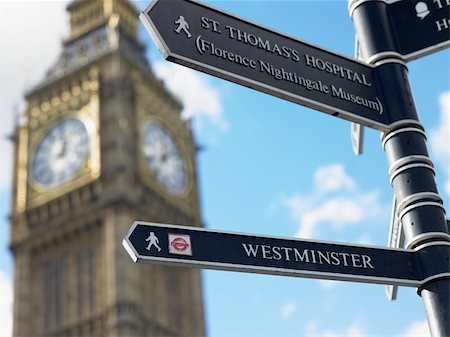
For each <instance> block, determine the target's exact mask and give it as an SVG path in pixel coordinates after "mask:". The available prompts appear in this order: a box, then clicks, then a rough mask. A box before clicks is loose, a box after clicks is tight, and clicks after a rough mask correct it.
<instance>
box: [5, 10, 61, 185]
mask: <svg viewBox="0 0 450 337" xmlns="http://www.w3.org/2000/svg"><path fill="white" fill-rule="evenodd" d="M66 6H67V2H65V1H52V2H50V1H47V2H45V3H43V2H42V1H0V48H1V55H0V79H1V80H0V120H1V123H0V153H1V156H2V164H1V165H0V188H8V187H9V185H10V182H11V178H12V144H11V142H10V141H9V140H7V139H6V136H7V135H10V134H11V131H12V128H13V120H14V106H16V107H17V109H19V112H23V111H20V110H22V109H23V95H24V93H25V91H26V90H27V89H29V88H30V86H31V84H34V83H36V82H37V80H39V79H41V78H42V77H43V75H44V72H45V71H46V70H47V68H49V67H50V66H51V64H52V62H55V61H56V59H57V57H58V56H59V50H60V49H61V39H62V37H63V36H64V35H65V33H64V31H65V30H67V24H66V20H67V16H66V15H65V14H64V11H65V7H66Z"/></svg>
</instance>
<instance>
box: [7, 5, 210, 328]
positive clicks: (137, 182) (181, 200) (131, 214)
mask: <svg viewBox="0 0 450 337" xmlns="http://www.w3.org/2000/svg"><path fill="white" fill-rule="evenodd" d="M67 10H68V12H69V16H70V34H69V36H68V37H67V38H66V39H65V40H64V42H63V51H62V53H61V55H60V57H59V59H58V61H57V63H56V64H55V65H54V66H53V67H52V68H51V69H50V70H49V71H48V73H47V75H46V77H45V78H44V79H43V80H42V81H41V82H40V83H39V84H38V85H37V86H35V87H34V88H33V89H32V90H31V91H29V92H28V93H27V94H26V102H27V105H26V111H25V114H24V118H23V120H22V121H21V123H20V125H18V126H17V128H16V130H15V131H14V134H13V140H14V143H15V161H14V165H15V170H14V172H15V173H14V183H13V205H12V212H11V217H10V218H11V238H10V245H11V250H12V252H13V255H14V266H15V275H14V332H13V333H14V336H31V335H33V336H36V335H38V336H53V335H59V336H62V335H64V336H89V335H91V336H144V335H145V336H202V335H205V328H204V318H203V299H202V288H201V278H200V273H199V271H198V270H195V269H187V268H180V267H178V268H175V267H166V266H159V265H141V264H134V263H133V262H132V261H131V259H130V258H129V256H128V254H127V252H126V251H125V249H124V248H123V247H122V245H121V241H122V238H123V237H124V236H125V234H126V233H127V231H128V229H129V228H130V226H131V225H132V223H133V222H134V221H135V220H145V221H153V222H162V223H173V224H184V225H192V226H200V225H201V218H200V210H199V195H198V186H197V173H196V165H195V155H196V145H195V142H194V139H193V135H192V131H191V128H190V124H189V122H188V121H185V120H183V119H181V118H180V110H181V105H180V103H179V102H178V101H177V99H175V98H174V97H173V96H172V95H171V94H170V93H169V92H168V91H167V90H166V89H165V88H164V86H163V85H162V84H161V82H160V81H158V80H157V79H156V78H155V77H154V75H153V73H152V71H151V68H150V67H149V65H148V63H147V61H146V59H145V55H144V48H143V46H142V45H141V43H140V42H139V41H138V39H137V32H138V21H137V18H138V13H137V11H136V9H135V8H134V7H133V5H132V4H130V3H129V2H128V1H127V0H76V1H72V2H71V3H70V4H69V5H68V7H67Z"/></svg>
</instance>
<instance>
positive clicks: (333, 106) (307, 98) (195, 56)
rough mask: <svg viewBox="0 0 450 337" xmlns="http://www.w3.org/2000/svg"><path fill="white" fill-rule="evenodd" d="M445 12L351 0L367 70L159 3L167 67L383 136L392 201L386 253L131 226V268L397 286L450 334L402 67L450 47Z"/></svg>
mask: <svg viewBox="0 0 450 337" xmlns="http://www.w3.org/2000/svg"><path fill="white" fill-rule="evenodd" d="M449 9H450V0H422V1H420V0H403V1H394V2H386V1H384V0H349V11H350V16H351V18H352V20H353V22H354V25H355V28H356V32H357V35H358V43H359V47H358V49H357V50H359V49H360V50H361V55H362V56H363V57H364V60H365V61H366V62H367V63H363V62H360V61H357V60H354V59H350V58H347V57H345V56H342V55H339V54H336V53H334V52H331V51H328V50H326V49H323V48H319V47H317V46H313V45H311V44H309V43H306V42H303V41H300V40H298V39H295V38H292V37H289V36H286V35H282V34H280V33H277V32H275V31H273V30H271V29H268V28H264V27H262V26H260V25H256V24H254V23H251V22H248V21H246V20H244V19H241V18H238V17H235V16H232V15H230V14H227V13H225V12H223V11H220V10H217V9H215V8H212V7H209V6H208V5H205V4H202V3H198V2H193V1H191V0H170V1H164V0H155V1H154V2H152V3H151V4H150V5H149V6H148V7H147V8H146V9H145V10H144V11H143V13H142V14H141V20H142V22H143V23H144V25H145V26H146V28H147V30H148V31H149V33H150V34H151V36H152V37H153V39H154V41H155V42H156V44H157V45H158V47H159V49H160V51H161V52H162V53H163V55H164V56H165V57H166V58H167V59H168V60H170V61H173V62H176V63H179V64H183V65H186V66H189V67H192V68H194V69H198V70H200V71H203V72H206V73H209V74H212V75H215V76H218V77H221V78H224V79H227V80H230V81H233V82H236V83H239V84H242V85H245V86H248V87H251V88H253V89H256V90H260V91H262V92H265V93H268V94H271V95H274V96H277V97H280V98H284V99H287V100H290V101H292V102H296V103H299V104H302V105H305V106H308V107H311V108H314V109H317V110H320V111H322V112H325V113H328V114H331V115H334V116H338V117H342V118H344V119H347V120H350V121H352V122H356V123H359V124H361V125H364V126H369V127H372V128H375V129H378V130H381V131H383V133H382V143H383V148H384V150H385V151H386V155H387V158H388V162H389V170H388V172H389V175H390V181H391V184H392V186H393V189H394V192H395V197H394V205H393V217H392V223H391V225H392V227H391V235H390V239H389V245H390V246H391V247H390V248H381V247H367V246H356V245H348V244H338V243H330V242H320V241H311V240H299V239H290V238H279V237H266V236H256V235H249V234H239V233H227V232H218V231H212V230H206V229H201V228H192V227H182V226H174V225H160V224H154V223H144V222H135V223H134V224H133V227H132V228H131V229H130V232H129V233H128V235H127V236H126V238H125V239H124V241H123V245H124V246H125V248H126V249H127V251H128V253H129V254H130V255H131V257H132V258H133V260H134V261H135V262H156V263H168V264H176V265H185V266H193V267H202V268H212V269H223V270H233V271H248V272H256V273H268V274H278V275H288V276H300V277H310V278H325V279H333V280H344V281H357V282H369V283H381V284H389V285H391V286H390V287H389V288H388V296H390V298H395V292H396V286H398V285H404V286H414V287H418V293H419V294H420V296H421V298H422V300H423V303H424V306H425V312H426V314H427V319H428V324H429V327H430V331H431V334H432V336H433V337H437V336H450V324H449V321H450V318H449V312H450V304H449V301H450V265H449V259H450V235H449V228H448V224H447V221H446V218H445V210H444V207H443V200H442V199H441V197H440V196H439V194H438V192H437V187H436V183H435V179H434V167H433V163H432V161H431V160H430V158H429V157H428V151H427V147H426V143H425V138H426V135H425V131H424V129H423V127H422V125H421V124H420V122H419V118H418V114H417V111H416V109H415V104H414V99H413V97H412V94H411V90H410V88H409V83H408V74H407V67H406V63H405V61H409V60H413V59H415V58H418V57H420V56H424V55H427V54H429V53H432V52H435V51H438V50H440V49H442V48H445V47H448V46H450V34H449V32H450V19H449V16H450V15H449ZM352 134H353V140H354V146H355V152H357V153H359V152H360V146H359V145H361V139H362V137H361V134H360V132H359V130H358V129H357V128H355V130H354V131H353V133H352ZM397 205H398V209H397ZM403 235H404V237H405V239H406V240H407V242H408V243H407V245H406V248H407V249H402V248H400V246H403V243H402V240H403ZM392 246H393V247H395V248H392Z"/></svg>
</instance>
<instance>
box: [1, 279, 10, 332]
mask: <svg viewBox="0 0 450 337" xmlns="http://www.w3.org/2000/svg"><path fill="white" fill-rule="evenodd" d="M0 298H1V301H0V336H3V337H9V336H12V313H13V311H12V310H13V288H12V286H11V282H10V281H9V279H8V278H7V277H6V275H5V274H3V272H1V271H0Z"/></svg>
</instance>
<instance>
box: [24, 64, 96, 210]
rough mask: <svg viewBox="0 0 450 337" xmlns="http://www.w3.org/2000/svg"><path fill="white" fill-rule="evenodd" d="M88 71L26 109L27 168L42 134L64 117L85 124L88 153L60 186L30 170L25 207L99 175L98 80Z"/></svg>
mask: <svg viewBox="0 0 450 337" xmlns="http://www.w3.org/2000/svg"><path fill="white" fill-rule="evenodd" d="M90 75H91V79H90V80H86V79H85V80H84V81H81V83H77V82H75V83H74V84H73V86H72V87H71V88H70V89H71V90H70V91H69V90H67V91H63V92H62V93H61V94H60V95H59V96H54V97H52V98H51V99H50V100H49V101H44V102H41V104H39V105H38V106H34V107H30V109H29V111H30V113H29V116H30V117H29V118H30V119H29V126H28V127H29V139H28V141H29V142H28V144H29V145H28V153H29V158H28V166H27V167H26V169H28V170H30V169H31V163H32V161H33V156H34V154H35V152H36V150H37V147H38V146H39V143H40V142H41V140H42V139H43V137H45V135H46V134H47V133H48V132H49V131H50V130H51V129H52V128H53V127H54V126H55V125H56V124H57V123H60V122H61V121H62V120H64V119H66V118H76V119H79V120H81V121H82V122H83V123H84V124H85V126H86V128H87V131H88V135H89V153H88V156H87V160H86V161H85V163H84V164H83V165H82V167H81V168H80V169H79V170H78V171H77V172H76V173H75V174H74V175H73V176H72V177H71V178H70V179H69V180H68V181H67V182H65V183H63V184H62V185H60V186H56V187H51V186H44V185H42V184H40V183H39V182H37V181H35V180H34V179H33V177H32V175H31V174H28V177H27V184H26V195H27V198H26V200H27V204H26V208H33V207H36V206H39V205H41V204H43V203H45V202H47V201H49V200H52V199H54V198H57V197H59V196H61V195H63V194H65V193H67V192H69V191H71V190H73V189H75V188H78V187H80V186H83V185H85V184H87V183H89V182H91V181H93V180H95V179H97V178H98V177H99V176H100V170H101V167H100V140H99V131H98V130H99V95H98V80H97V79H96V76H95V75H96V71H95V70H92V71H91V72H90ZM92 77H94V78H92ZM24 176H27V174H24ZM22 179H23V178H22ZM18 201H19V200H18ZM20 205H21V206H22V207H23V206H25V205H23V202H19V203H18V206H20Z"/></svg>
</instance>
